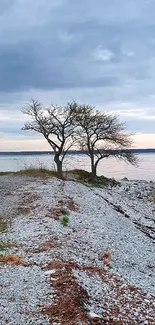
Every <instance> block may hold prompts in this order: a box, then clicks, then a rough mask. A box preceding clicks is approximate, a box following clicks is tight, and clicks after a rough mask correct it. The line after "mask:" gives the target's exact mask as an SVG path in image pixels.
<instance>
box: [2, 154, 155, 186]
mask: <svg viewBox="0 0 155 325" xmlns="http://www.w3.org/2000/svg"><path fill="white" fill-rule="evenodd" d="M134 151H135V155H136V156H137V157H138V159H139V164H138V166H137V167H134V166H132V165H130V164H127V163H125V162H124V161H119V160H116V159H114V158H108V159H103V160H101V161H100V163H99V165H98V170H97V173H98V175H99V176H100V175H104V176H106V177H111V178H112V177H113V178H115V179H116V180H120V179H123V178H124V177H127V178H128V179H129V180H147V181H155V149H135V150H134ZM53 158H54V156H53V153H51V152H47V151H46V152H32V151H31V152H0V172H6V171H19V170H21V169H26V168H48V169H52V170H56V167H55V164H54V161H53ZM75 168H78V169H85V170H87V171H90V159H89V157H88V156H87V155H86V154H83V153H81V152H77V151H75V152H73V151H72V152H70V153H68V154H67V155H66V158H65V160H64V165H63V170H64V171H67V170H71V169H75Z"/></svg>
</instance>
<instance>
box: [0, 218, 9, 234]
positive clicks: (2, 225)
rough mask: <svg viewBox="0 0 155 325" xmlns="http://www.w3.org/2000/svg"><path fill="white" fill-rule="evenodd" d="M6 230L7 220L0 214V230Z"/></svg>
mask: <svg viewBox="0 0 155 325" xmlns="http://www.w3.org/2000/svg"><path fill="white" fill-rule="evenodd" d="M6 230H7V222H6V220H5V219H4V217H2V216H0V232H4V231H6Z"/></svg>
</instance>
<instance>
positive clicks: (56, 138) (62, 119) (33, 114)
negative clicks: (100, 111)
mask: <svg viewBox="0 0 155 325" xmlns="http://www.w3.org/2000/svg"><path fill="white" fill-rule="evenodd" d="M75 105H76V104H75V103H68V104H67V105H66V106H65V107H58V106H54V105H51V106H50V107H49V108H44V107H43V106H42V105H41V103H40V102H38V101H35V100H32V101H31V103H30V104H29V105H28V106H27V107H26V108H25V109H23V110H22V112H23V113H24V114H26V115H28V116H29V117H30V119H31V121H30V122H27V123H25V124H24V127H23V128H22V129H23V130H31V131H36V132H38V133H41V134H42V135H43V136H44V138H45V139H46V140H47V142H48V143H49V145H50V146H51V147H52V149H53V151H54V161H55V163H56V166H57V174H58V176H59V177H62V164H63V160H64V158H65V155H66V153H67V151H68V150H69V149H70V148H71V147H72V145H73V143H74V142H75V139H74V124H73V118H72V111H73V108H75Z"/></svg>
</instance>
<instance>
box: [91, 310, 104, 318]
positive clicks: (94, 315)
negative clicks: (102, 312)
mask: <svg viewBox="0 0 155 325" xmlns="http://www.w3.org/2000/svg"><path fill="white" fill-rule="evenodd" d="M88 315H89V317H90V318H101V317H100V316H99V315H97V314H95V313H94V312H93V311H90V312H89V314H88Z"/></svg>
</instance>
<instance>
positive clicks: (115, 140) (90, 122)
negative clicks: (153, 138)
mask: <svg viewBox="0 0 155 325" xmlns="http://www.w3.org/2000/svg"><path fill="white" fill-rule="evenodd" d="M74 118H75V120H76V123H77V125H78V131H77V132H78V143H79V146H80V148H81V149H82V150H83V151H84V152H85V153H87V154H88V156H89V157H90V160H91V175H92V178H93V177H95V176H96V175H97V166H98V163H99V162H100V161H101V160H102V159H103V158H108V157H115V158H117V159H123V160H125V161H126V162H129V163H131V164H133V165H135V164H136V163H137V159H136V157H135V155H134V154H133V152H132V151H131V150H129V149H128V148H131V145H132V140H131V137H130V136H129V135H128V134H126V133H125V130H124V129H125V128H124V124H123V123H121V122H120V121H119V118H118V116H117V115H113V114H108V113H105V112H99V111H97V110H95V109H94V107H92V106H89V105H76V107H75V110H74Z"/></svg>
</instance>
